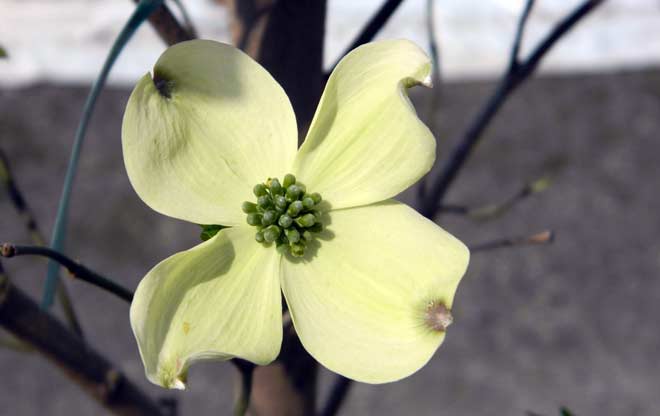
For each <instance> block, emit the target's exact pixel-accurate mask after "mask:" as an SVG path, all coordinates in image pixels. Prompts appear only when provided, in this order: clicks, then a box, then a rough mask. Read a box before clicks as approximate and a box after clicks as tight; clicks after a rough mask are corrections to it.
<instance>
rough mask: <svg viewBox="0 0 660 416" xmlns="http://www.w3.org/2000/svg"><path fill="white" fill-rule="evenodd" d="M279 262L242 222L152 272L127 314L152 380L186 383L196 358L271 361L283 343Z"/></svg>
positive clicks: (175, 385)
mask: <svg viewBox="0 0 660 416" xmlns="http://www.w3.org/2000/svg"><path fill="white" fill-rule="evenodd" d="M280 260H281V258H280V257H279V256H278V255H277V252H276V251H275V249H273V248H272V247H264V246H263V245H261V244H258V243H257V242H255V241H254V231H253V230H252V229H250V227H237V228H229V229H224V230H222V231H220V232H219V233H218V234H217V235H216V236H215V237H213V238H211V239H210V240H208V241H206V242H204V243H202V244H200V245H198V246H196V247H194V248H192V249H190V250H187V251H183V252H180V253H177V254H175V255H173V256H171V257H169V258H167V259H165V260H164V261H162V262H161V263H159V264H158V265H157V266H156V267H154V268H153V269H152V270H151V271H149V273H148V274H147V275H146V276H145V278H144V279H143V280H142V281H141V282H140V285H139V286H138V289H137V291H136V292H135V299H134V300H133V303H132V304H131V313H130V315H131V326H132V327H133V333H134V334H135V337H136V338H137V342H138V347H139V349H140V355H141V357H142V361H143V363H144V366H145V372H146V374H147V377H148V378H149V380H151V381H152V382H153V383H155V384H158V385H161V386H163V387H169V388H183V387H184V385H185V382H186V373H187V369H188V367H189V366H190V364H191V363H192V362H194V361H196V360H202V359H219V360H226V359H230V358H233V357H240V358H244V359H246V360H249V361H252V362H254V363H257V364H268V363H269V362H271V361H273V360H274V359H275V358H276V357H277V355H278V354H279V350H280V345H281V342H282V309H281V292H280V285H279V272H280Z"/></svg>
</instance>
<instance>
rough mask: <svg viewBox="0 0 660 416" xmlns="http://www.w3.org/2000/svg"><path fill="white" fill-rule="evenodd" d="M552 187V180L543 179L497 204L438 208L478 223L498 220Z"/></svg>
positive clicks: (530, 183) (529, 184) (442, 211)
mask: <svg viewBox="0 0 660 416" xmlns="http://www.w3.org/2000/svg"><path fill="white" fill-rule="evenodd" d="M548 186H550V179H549V178H547V177H543V178H541V179H538V180H535V181H533V182H529V183H527V184H525V186H523V187H522V188H520V189H519V190H518V191H516V193H514V194H513V195H511V196H509V197H508V198H506V199H505V200H504V201H502V202H500V203H496V204H488V205H485V206H481V207H476V208H473V207H467V206H463V205H442V206H440V207H439V208H438V211H439V212H441V213H448V214H458V215H465V216H467V217H468V218H470V219H473V220H476V221H487V220H491V219H494V218H498V217H500V216H501V215H504V214H505V213H507V212H508V211H509V210H510V209H511V208H513V207H514V206H516V205H517V204H518V203H520V202H521V201H523V200H525V199H527V198H528V197H530V196H532V195H534V194H537V193H539V192H543V191H544V190H546V189H547V188H548Z"/></svg>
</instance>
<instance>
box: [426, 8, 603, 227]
mask: <svg viewBox="0 0 660 416" xmlns="http://www.w3.org/2000/svg"><path fill="white" fill-rule="evenodd" d="M603 1H604V0H588V1H585V2H583V3H582V4H581V5H580V6H578V7H577V8H576V9H575V10H574V11H573V12H571V13H570V14H569V15H568V16H566V17H565V18H564V19H562V20H561V21H560V22H559V23H558V24H557V26H555V27H554V29H553V30H552V31H551V32H550V33H549V34H548V35H547V36H546V37H545V38H544V39H543V40H542V41H541V43H539V45H538V46H537V47H536V48H535V49H534V51H533V52H532V54H531V55H530V56H529V57H528V58H527V59H526V60H524V61H523V62H521V63H519V64H518V65H513V67H512V66H511V65H510V66H509V68H508V70H507V72H506V73H505V74H504V76H503V77H502V78H501V80H500V82H499V84H498V85H497V87H496V89H495V92H494V93H493V95H492V96H491V97H490V98H489V99H488V101H486V103H485V105H484V106H483V107H482V108H481V110H480V111H479V113H477V116H476V117H475V119H474V120H473V122H472V124H471V125H470V126H469V127H468V129H467V131H466V132H465V134H464V135H463V137H462V139H461V140H460V141H459V143H458V145H457V146H456V147H455V148H454V149H453V151H452V153H451V156H450V158H449V161H448V163H447V164H446V165H445V167H444V169H442V171H441V172H440V174H439V176H438V179H437V180H436V181H435V182H434V183H433V185H432V187H431V189H430V190H429V192H427V193H426V194H425V197H424V198H423V200H422V201H421V204H420V205H421V207H420V212H421V213H422V215H424V216H426V217H428V218H432V217H434V216H435V214H436V213H437V207H438V206H439V205H440V204H441V202H442V199H443V198H444V196H445V194H446V193H447V190H448V189H449V187H450V186H451V184H452V183H453V181H454V179H456V177H457V175H458V173H459V171H460V170H461V168H462V167H463V165H464V164H465V162H466V161H467V159H468V157H469V156H470V154H471V153H472V151H473V150H474V147H475V145H476V144H477V143H478V142H479V140H480V139H481V137H482V134H483V132H484V130H485V129H486V127H488V125H489V124H490V122H491V121H492V119H493V117H494V116H495V114H497V112H498V111H499V110H500V108H501V107H502V105H503V104H504V102H505V101H506V99H507V98H508V97H509V95H511V93H512V92H513V91H514V90H515V89H516V88H517V87H519V86H520V84H522V82H523V81H525V80H526V79H527V78H528V77H529V76H530V75H531V74H532V73H533V72H534V70H535V69H536V68H537V66H538V64H539V63H540V62H541V60H542V59H543V57H544V56H545V54H546V53H548V51H550V49H551V48H552V47H553V46H554V45H555V44H556V43H557V41H558V40H559V39H560V38H561V37H562V36H564V35H565V34H566V33H567V32H568V31H569V30H570V29H572V28H573V27H574V26H575V24H577V23H578V22H579V21H580V20H581V19H582V18H584V17H585V16H586V15H588V14H589V12H591V11H592V10H593V9H595V8H596V7H597V6H599V5H600V4H601V3H603ZM527 6H529V4H528V5H527ZM529 7H531V6H529ZM525 13H529V11H528V10H527V7H526V8H525V11H523V14H525ZM526 19H527V18H526V17H525V18H524V19H522V18H521V20H520V36H522V29H523V28H524V22H525V21H526ZM519 43H520V40H519V39H518V37H516V40H515V41H514V46H513V48H514V49H515V48H519V46H516V45H519ZM516 59H517V58H516Z"/></svg>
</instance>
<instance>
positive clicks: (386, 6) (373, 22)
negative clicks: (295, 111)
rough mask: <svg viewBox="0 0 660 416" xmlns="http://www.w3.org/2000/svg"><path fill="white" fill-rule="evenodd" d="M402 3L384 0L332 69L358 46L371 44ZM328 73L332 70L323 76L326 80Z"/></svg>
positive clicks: (395, 0)
mask: <svg viewBox="0 0 660 416" xmlns="http://www.w3.org/2000/svg"><path fill="white" fill-rule="evenodd" d="M401 3H403V0H385V2H384V3H383V5H382V6H381V7H380V9H379V10H378V11H377V12H376V14H375V15H374V16H373V17H372V18H371V19H370V20H369V22H368V23H367V24H366V26H364V28H363V29H362V30H361V31H360V34H359V35H358V36H357V37H356V38H355V39H354V40H353V42H351V45H350V46H349V47H348V48H346V50H345V51H344V52H343V53H342V54H341V55H339V59H337V61H336V62H335V64H334V65H332V69H334V68H335V67H336V66H337V64H338V63H339V61H340V60H341V58H343V57H344V56H346V54H348V53H349V52H350V51H352V50H353V49H355V48H357V47H358V46H360V45H364V44H365V43H367V42H371V41H372V40H373V38H374V37H375V36H376V34H378V32H380V30H381V29H382V28H383V26H385V24H386V23H387V21H388V20H390V17H392V15H393V14H394V12H395V11H396V9H397V8H398V7H399V6H400V5H401ZM330 73H332V70H330V72H328V73H326V74H325V78H326V79H327V78H328V77H329V76H330Z"/></svg>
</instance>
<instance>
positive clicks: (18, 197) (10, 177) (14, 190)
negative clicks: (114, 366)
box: [0, 149, 83, 337]
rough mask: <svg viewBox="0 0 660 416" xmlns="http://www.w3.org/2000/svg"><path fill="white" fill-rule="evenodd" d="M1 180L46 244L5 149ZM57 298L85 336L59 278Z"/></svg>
mask: <svg viewBox="0 0 660 416" xmlns="http://www.w3.org/2000/svg"><path fill="white" fill-rule="evenodd" d="M0 180H2V182H3V183H4V185H5V188H6V189H7V194H8V195H9V200H10V201H11V202H12V204H13V205H14V208H15V209H16V211H17V212H18V215H19V217H20V218H21V219H22V220H23V222H24V223H25V228H26V229H27V231H28V233H29V234H30V238H31V239H32V242H33V243H34V244H36V245H39V246H45V245H46V239H45V238H44V235H43V233H42V232H41V230H40V229H39V225H38V224H37V220H36V218H35V216H34V214H33V213H32V210H31V209H30V206H29V205H28V204H27V202H26V200H25V198H24V197H23V193H22V192H21V191H20V189H19V188H18V186H17V185H16V181H14V174H13V172H12V170H11V166H10V164H9V158H8V157H7V154H6V153H5V152H4V150H3V149H0ZM56 291H57V299H58V300H59V303H60V306H61V307H62V311H63V312H64V317H65V318H66V321H67V323H68V324H69V326H71V329H72V330H73V331H74V332H75V333H76V334H78V335H79V336H80V337H82V336H83V330H82V327H81V326H80V321H79V320H78V316H77V315H76V311H75V309H74V308H73V302H71V296H69V291H68V290H67V288H66V285H65V284H64V283H62V282H61V281H59V280H58V285H57V288H56Z"/></svg>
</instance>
